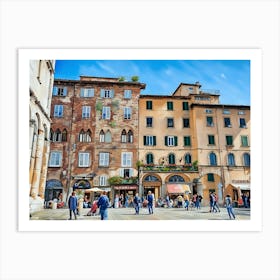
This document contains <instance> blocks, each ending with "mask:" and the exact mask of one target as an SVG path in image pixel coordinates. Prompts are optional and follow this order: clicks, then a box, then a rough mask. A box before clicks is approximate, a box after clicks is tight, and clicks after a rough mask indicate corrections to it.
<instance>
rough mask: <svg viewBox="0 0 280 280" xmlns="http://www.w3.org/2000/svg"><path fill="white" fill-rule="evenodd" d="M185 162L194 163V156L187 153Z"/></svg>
mask: <svg viewBox="0 0 280 280" xmlns="http://www.w3.org/2000/svg"><path fill="white" fill-rule="evenodd" d="M185 164H192V156H191V155H190V154H186V155H185Z"/></svg>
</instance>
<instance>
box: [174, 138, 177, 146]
mask: <svg viewBox="0 0 280 280" xmlns="http://www.w3.org/2000/svg"><path fill="white" fill-rule="evenodd" d="M174 146H178V137H177V136H174Z"/></svg>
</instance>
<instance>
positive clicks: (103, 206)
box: [97, 191, 110, 220]
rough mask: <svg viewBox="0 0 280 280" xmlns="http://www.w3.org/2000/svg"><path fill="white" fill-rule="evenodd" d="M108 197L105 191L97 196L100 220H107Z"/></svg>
mask: <svg viewBox="0 0 280 280" xmlns="http://www.w3.org/2000/svg"><path fill="white" fill-rule="evenodd" d="M109 204H110V203H109V198H108V196H107V193H106V191H104V192H103V193H102V195H101V196H100V197H99V199H98V202H97V205H98V207H99V209H100V215H101V220H108V207H109Z"/></svg>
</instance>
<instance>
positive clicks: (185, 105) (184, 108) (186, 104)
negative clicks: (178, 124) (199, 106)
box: [183, 101, 189, 110]
mask: <svg viewBox="0 0 280 280" xmlns="http://www.w3.org/2000/svg"><path fill="white" fill-rule="evenodd" d="M183 110H189V103H188V102H186V101H184V102H183Z"/></svg>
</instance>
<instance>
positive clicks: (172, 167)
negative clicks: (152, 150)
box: [140, 164, 198, 172]
mask: <svg viewBox="0 0 280 280" xmlns="http://www.w3.org/2000/svg"><path fill="white" fill-rule="evenodd" d="M140 170H141V171H143V172H147V171H149V172H174V171H176V172H194V171H198V167H197V165H195V164H193V165H192V164H185V165H176V164H169V165H153V164H146V165H142V166H141V167H140Z"/></svg>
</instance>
